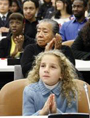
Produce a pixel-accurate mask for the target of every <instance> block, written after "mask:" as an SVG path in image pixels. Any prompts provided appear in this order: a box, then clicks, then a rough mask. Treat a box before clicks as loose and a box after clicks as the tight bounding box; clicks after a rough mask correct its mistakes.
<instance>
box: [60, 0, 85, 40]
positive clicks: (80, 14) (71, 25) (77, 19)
mask: <svg viewBox="0 0 90 118" xmlns="http://www.w3.org/2000/svg"><path fill="white" fill-rule="evenodd" d="M86 10H87V1H86V0H74V2H73V4H72V11H73V15H74V18H73V19H72V20H70V21H68V22H65V23H64V24H63V25H62V26H61V29H60V34H61V36H62V40H63V41H67V40H75V38H76V37H77V35H78V32H79V31H80V30H81V28H82V27H83V26H84V24H85V23H86V22H87V18H86V17H85V11H86Z"/></svg>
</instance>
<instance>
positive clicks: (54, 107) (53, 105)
mask: <svg viewBox="0 0 90 118" xmlns="http://www.w3.org/2000/svg"><path fill="white" fill-rule="evenodd" d="M50 101H51V106H50V113H57V105H56V101H55V95H54V94H51V96H50Z"/></svg>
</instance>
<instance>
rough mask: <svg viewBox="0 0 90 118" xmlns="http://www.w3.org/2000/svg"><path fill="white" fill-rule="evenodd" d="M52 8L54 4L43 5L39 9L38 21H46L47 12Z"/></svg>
mask: <svg viewBox="0 0 90 118" xmlns="http://www.w3.org/2000/svg"><path fill="white" fill-rule="evenodd" d="M50 7H52V3H51V2H50V3H46V2H45V3H43V4H42V5H41V6H40V8H39V11H38V14H37V19H38V20H42V19H44V18H45V16H46V12H47V10H48V9H49V8H50Z"/></svg>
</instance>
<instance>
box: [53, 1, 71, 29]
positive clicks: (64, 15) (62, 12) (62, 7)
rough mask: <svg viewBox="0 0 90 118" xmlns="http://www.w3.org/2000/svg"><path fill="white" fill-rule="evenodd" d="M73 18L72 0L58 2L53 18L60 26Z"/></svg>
mask: <svg viewBox="0 0 90 118" xmlns="http://www.w3.org/2000/svg"><path fill="white" fill-rule="evenodd" d="M71 18H72V2H71V0H56V12H55V14H54V16H53V17H52V19H53V20H55V21H56V22H58V23H59V26H60V27H61V25H62V24H63V23H64V22H67V21H69V20H71Z"/></svg>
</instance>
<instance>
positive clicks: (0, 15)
mask: <svg viewBox="0 0 90 118" xmlns="http://www.w3.org/2000/svg"><path fill="white" fill-rule="evenodd" d="M7 15H8V13H6V14H1V13H0V17H1V18H2V17H3V16H5V17H7Z"/></svg>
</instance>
